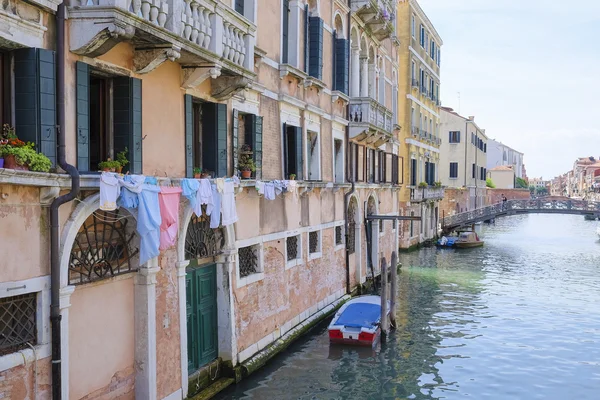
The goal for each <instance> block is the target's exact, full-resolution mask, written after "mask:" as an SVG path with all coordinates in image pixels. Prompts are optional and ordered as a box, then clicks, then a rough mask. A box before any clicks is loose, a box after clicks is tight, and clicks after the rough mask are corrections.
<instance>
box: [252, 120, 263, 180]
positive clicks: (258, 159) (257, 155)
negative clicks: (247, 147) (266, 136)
mask: <svg viewBox="0 0 600 400" xmlns="http://www.w3.org/2000/svg"><path fill="white" fill-rule="evenodd" d="M262 160H263V117H259V116H256V118H255V124H254V164H255V165H256V179H261V178H262Z"/></svg>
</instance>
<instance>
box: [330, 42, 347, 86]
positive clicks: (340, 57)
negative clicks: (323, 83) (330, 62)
mask: <svg viewBox="0 0 600 400" xmlns="http://www.w3.org/2000/svg"><path fill="white" fill-rule="evenodd" d="M348 56H349V55H348V41H347V40H346V39H336V40H335V61H336V62H335V68H334V70H335V81H334V82H335V89H336V90H339V91H340V92H342V93H345V94H348V84H349V68H348V67H349V65H348Z"/></svg>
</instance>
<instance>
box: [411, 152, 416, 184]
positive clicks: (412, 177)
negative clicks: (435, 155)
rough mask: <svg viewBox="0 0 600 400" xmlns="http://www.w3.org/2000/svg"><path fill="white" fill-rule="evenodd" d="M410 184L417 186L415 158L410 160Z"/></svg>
mask: <svg viewBox="0 0 600 400" xmlns="http://www.w3.org/2000/svg"><path fill="white" fill-rule="evenodd" d="M410 185H411V186H417V160H416V159H414V158H412V159H411V160H410Z"/></svg>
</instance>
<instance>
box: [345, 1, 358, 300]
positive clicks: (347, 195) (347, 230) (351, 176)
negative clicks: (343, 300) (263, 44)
mask: <svg viewBox="0 0 600 400" xmlns="http://www.w3.org/2000/svg"><path fill="white" fill-rule="evenodd" d="M348 5H349V6H350V0H348ZM350 22H351V17H350V12H348V22H347V24H346V26H347V28H348V41H347V45H348V77H350V63H351V61H352V60H351V55H350ZM348 92H350V79H349V78H348ZM346 116H347V117H348V119H350V103H348V105H346ZM350 150H351V146H350V125H346V157H345V161H346V172H347V175H348V176H347V177H346V180H347V181H348V182H350V183H351V184H352V187H351V188H350V191H349V192H347V193H345V194H344V234H345V236H346V294H351V293H352V288H351V287H350V249H349V248H348V236H349V233H350V227H349V225H348V206H349V205H350V203H349V200H350V196H352V194H354V190H355V184H354V174H353V173H351V172H352V169H351V166H350V162H349V160H350ZM354 240H356V238H355V239H354Z"/></svg>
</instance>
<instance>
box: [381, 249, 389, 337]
mask: <svg viewBox="0 0 600 400" xmlns="http://www.w3.org/2000/svg"><path fill="white" fill-rule="evenodd" d="M387 276H388V271H387V262H386V260H385V257H382V258H381V342H382V343H384V342H385V341H386V339H387V333H388V317H387V306H388V304H387V290H388V287H387Z"/></svg>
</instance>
